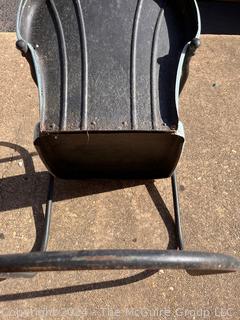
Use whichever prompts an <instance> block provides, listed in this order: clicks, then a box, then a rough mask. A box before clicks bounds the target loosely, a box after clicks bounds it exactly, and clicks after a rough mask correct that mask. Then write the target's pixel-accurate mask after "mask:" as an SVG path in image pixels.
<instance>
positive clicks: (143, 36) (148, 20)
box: [19, 0, 199, 131]
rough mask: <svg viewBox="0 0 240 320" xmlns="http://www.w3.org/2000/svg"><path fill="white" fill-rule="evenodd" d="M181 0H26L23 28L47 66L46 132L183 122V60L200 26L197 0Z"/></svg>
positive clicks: (43, 121)
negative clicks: (179, 82) (179, 81)
mask: <svg viewBox="0 0 240 320" xmlns="http://www.w3.org/2000/svg"><path fill="white" fill-rule="evenodd" d="M177 3H178V4H176V2H175V1H172V0H158V1H154V0H133V1H127V0H121V1H118V2H117V3H116V2H115V1H108V2H107V1H97V0H95V1H87V0H82V1H79V0H72V1H67V2H66V1H65V0H48V1H46V0H44V1H43V0H40V1H39V0H27V1H25V2H23V4H22V12H21V14H20V23H19V29H20V34H21V36H22V37H23V39H24V40H25V41H26V42H28V43H29V44H30V45H31V46H32V47H33V48H34V51H35V54H36V58H37V60H38V61H37V63H38V64H39V73H40V78H41V82H42V83H41V84H40V83H39V85H40V86H42V91H41V95H42V110H41V130H42V131H58V130H61V131H62V130H64V131H75V130H131V129H133V130H137V129H138V130H152V129H153V130H169V128H171V127H173V128H176V127H177V126H178V115H177V105H176V99H175V98H176V97H175V92H176V77H177V68H178V64H179V59H180V55H181V53H182V50H183V48H184V46H185V45H186V43H187V42H188V41H191V40H192V39H193V38H194V37H195V36H196V35H197V34H198V31H199V26H198V17H197V10H196V6H195V3H194V1H192V0H191V1H190V0H187V1H178V2H177ZM39 81H40V80H39ZM164 124H166V125H167V126H166V125H164Z"/></svg>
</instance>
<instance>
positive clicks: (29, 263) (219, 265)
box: [0, 250, 240, 273]
mask: <svg viewBox="0 0 240 320" xmlns="http://www.w3.org/2000/svg"><path fill="white" fill-rule="evenodd" d="M164 268H168V269H188V270H202V271H203V270H208V271H235V270H240V260H239V259H237V258H233V257H230V256H226V255H222V254H216V253H204V252H187V251H176V250H170V251H168V250H165V251H160V250H98V251H68V252H46V253H30V254H23V255H19V254H18V255H17V254H15V255H5V256H0V272H1V273H4V272H33V271H34V272H38V271H60V270H62V271H64V270H86V269H87V270H101V269H152V270H156V269H164Z"/></svg>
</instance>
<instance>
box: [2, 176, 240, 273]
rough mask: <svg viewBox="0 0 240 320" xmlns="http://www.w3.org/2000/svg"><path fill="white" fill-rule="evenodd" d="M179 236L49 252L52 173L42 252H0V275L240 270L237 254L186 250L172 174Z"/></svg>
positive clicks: (52, 187)
mask: <svg viewBox="0 0 240 320" xmlns="http://www.w3.org/2000/svg"><path fill="white" fill-rule="evenodd" d="M171 181H172V194H173V205H174V213H175V224H176V239H177V247H178V249H179V250H177V249H176V250H93V251H89V250H82V251H60V252H47V251H46V250H47V244H48V239H49V233H50V224H51V214H52V204H53V194H54V177H53V176H52V175H51V174H50V177H49V186H48V196H47V202H46V211H45V223H44V233H43V238H42V242H41V248H40V251H39V252H31V253H26V254H25V253H24V254H11V255H1V256H0V277H2V278H8V277H25V278H26V277H33V276H34V275H36V272H40V271H66V270H101V269H109V270H110V269H148V270H157V269H185V270H189V271H205V272H206V273H208V272H209V271H210V272H213V273H219V272H232V271H237V270H240V260H239V259H238V258H235V257H232V256H228V255H223V254H217V253H207V252H190V251H185V250H184V244H183V234H182V226H181V217H180V205H179V196H178V188H177V177H176V173H174V174H173V175H172V177H171Z"/></svg>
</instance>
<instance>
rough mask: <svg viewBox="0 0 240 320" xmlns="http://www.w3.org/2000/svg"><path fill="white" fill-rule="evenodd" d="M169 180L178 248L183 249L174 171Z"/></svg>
mask: <svg viewBox="0 0 240 320" xmlns="http://www.w3.org/2000/svg"><path fill="white" fill-rule="evenodd" d="M171 180H172V194H173V206H174V214H175V224H176V235H177V243H178V248H179V250H184V241H183V233H182V225H181V212H180V204H179V196H178V186H177V175H176V172H174V173H173V175H172V177H171Z"/></svg>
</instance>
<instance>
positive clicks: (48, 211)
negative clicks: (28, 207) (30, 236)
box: [40, 174, 54, 252]
mask: <svg viewBox="0 0 240 320" xmlns="http://www.w3.org/2000/svg"><path fill="white" fill-rule="evenodd" d="M53 192H54V177H53V176H52V175H51V174H49V184H48V195H47V201H46V210H45V218H44V231H43V238H42V242H41V246H40V251H42V252H44V251H46V250H47V245H48V240H49V233H50V225H51V217H52V205H53Z"/></svg>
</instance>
